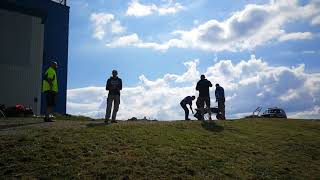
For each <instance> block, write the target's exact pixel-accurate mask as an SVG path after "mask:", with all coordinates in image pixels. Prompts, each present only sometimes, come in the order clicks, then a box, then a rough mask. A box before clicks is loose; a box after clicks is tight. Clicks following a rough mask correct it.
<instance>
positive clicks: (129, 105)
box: [67, 56, 320, 120]
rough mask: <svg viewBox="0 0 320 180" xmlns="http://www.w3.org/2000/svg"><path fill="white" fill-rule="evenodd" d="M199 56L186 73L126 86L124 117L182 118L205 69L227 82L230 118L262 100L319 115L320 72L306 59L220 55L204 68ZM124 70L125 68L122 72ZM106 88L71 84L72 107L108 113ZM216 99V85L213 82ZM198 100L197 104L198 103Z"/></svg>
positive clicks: (294, 112) (214, 80) (71, 110)
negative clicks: (290, 62) (282, 61)
mask: <svg viewBox="0 0 320 180" xmlns="http://www.w3.org/2000/svg"><path fill="white" fill-rule="evenodd" d="M199 63H200V60H190V61H187V62H185V63H184V66H185V67H186V71H185V73H183V74H170V73H168V74H165V75H164V76H162V77H159V78H158V79H155V80H150V79H148V78H147V77H146V76H145V75H141V76H140V77H139V83H138V84H137V85H136V86H133V87H125V88H124V89H123V90H122V92H121V93H122V96H121V105H120V111H119V114H118V115H119V116H118V117H119V118H120V119H128V118H131V117H138V118H142V117H144V116H146V117H149V118H152V119H153V118H156V119H161V120H176V119H183V111H182V109H181V107H180V105H179V102H180V100H181V99H183V98H184V97H185V96H187V95H197V92H196V90H195V85H196V82H197V80H198V79H199V75H200V74H202V73H204V74H205V75H206V77H207V78H208V79H209V80H210V81H211V82H212V83H219V84H221V85H222V86H223V87H224V88H225V93H226V112H227V115H228V117H229V118H235V117H239V116H243V115H245V114H247V113H248V112H251V111H253V110H254V109H255V108H256V107H257V106H263V107H269V106H272V107H273V106H280V107H282V108H284V109H285V110H286V111H287V113H288V114H289V116H291V117H298V116H299V117H303V116H304V115H305V118H308V117H311V116H307V115H308V114H309V115H310V114H311V115H312V117H314V118H320V114H319V107H320V74H319V73H307V72H305V70H304V65H303V64H301V65H297V66H296V67H291V68H289V67H285V66H271V65H269V64H268V63H266V62H265V61H263V60H262V59H259V58H256V57H255V56H251V58H250V59H248V60H243V61H241V62H239V63H232V61H231V60H220V61H217V62H216V63H213V64H212V65H211V66H210V67H208V68H207V70H206V71H205V72H202V73H200V72H199V70H198V68H197V66H198V64H199ZM120 76H121V72H120ZM106 94H107V92H106V91H105V90H104V87H86V88H80V89H70V90H68V103H67V107H68V113H71V114H82V115H88V116H91V117H103V116H104V113H105V104H106V102H105V101H106ZM210 94H211V101H212V104H213V105H216V104H215V103H214V89H213V88H211V90H210ZM194 106H195V104H194Z"/></svg>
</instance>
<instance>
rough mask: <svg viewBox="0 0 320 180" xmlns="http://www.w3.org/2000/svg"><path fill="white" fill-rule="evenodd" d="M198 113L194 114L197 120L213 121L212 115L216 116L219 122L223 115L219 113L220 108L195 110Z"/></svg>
mask: <svg viewBox="0 0 320 180" xmlns="http://www.w3.org/2000/svg"><path fill="white" fill-rule="evenodd" d="M195 110H196V113H195V114H194V117H195V118H197V119H198V120H211V116H210V113H209V112H211V115H213V114H216V118H217V119H218V120H220V119H222V114H221V112H220V111H219V109H218V107H212V108H202V109H200V108H199V109H198V108H197V109H195Z"/></svg>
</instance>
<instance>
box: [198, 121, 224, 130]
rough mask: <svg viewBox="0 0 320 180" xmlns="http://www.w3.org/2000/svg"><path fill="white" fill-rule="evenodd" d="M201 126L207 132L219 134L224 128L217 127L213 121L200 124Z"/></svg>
mask: <svg viewBox="0 0 320 180" xmlns="http://www.w3.org/2000/svg"><path fill="white" fill-rule="evenodd" d="M201 126H202V127H203V128H204V129H206V130H208V131H212V132H221V131H223V130H224V127H222V126H219V125H218V124H217V123H215V122H214V121H212V122H209V121H203V122H202V123H201Z"/></svg>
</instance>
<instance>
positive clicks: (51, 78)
mask: <svg viewBox="0 0 320 180" xmlns="http://www.w3.org/2000/svg"><path fill="white" fill-rule="evenodd" d="M57 68H58V63H57V62H54V61H52V62H51V66H50V67H49V68H48V69H47V71H46V72H45V73H44V78H43V84H42V91H43V92H44V94H45V98H46V108H45V118H44V121H45V122H53V120H52V119H53V115H52V113H53V110H54V107H55V106H56V95H57V93H58V77H57V73H56V70H57Z"/></svg>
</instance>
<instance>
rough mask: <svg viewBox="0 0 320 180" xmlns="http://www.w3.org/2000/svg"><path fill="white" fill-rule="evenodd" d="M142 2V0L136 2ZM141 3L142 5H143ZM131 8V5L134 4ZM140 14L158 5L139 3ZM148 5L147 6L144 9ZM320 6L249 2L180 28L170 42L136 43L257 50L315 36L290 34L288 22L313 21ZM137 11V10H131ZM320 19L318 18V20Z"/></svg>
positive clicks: (156, 46)
mask: <svg viewBox="0 0 320 180" xmlns="http://www.w3.org/2000/svg"><path fill="white" fill-rule="evenodd" d="M132 3H134V4H136V5H137V4H139V2H138V1H132ZM140 5H141V4H140ZM130 7H131V6H130ZM137 7H140V8H136V9H139V10H136V11H134V12H136V13H137V16H138V15H140V16H143V15H149V14H151V13H152V11H155V9H156V8H157V7H156V6H155V5H149V6H146V7H148V8H146V7H145V6H138V5H137ZM142 7H144V8H142ZM146 9H148V10H146ZM319 9H320V5H319V3H317V2H316V1H311V2H310V3H309V4H306V5H304V6H302V5H300V4H299V2H298V1H297V0H290V1H289V0H276V1H274V0H271V1H270V3H267V4H263V5H256V4H249V5H246V6H245V8H244V9H243V10H241V11H236V12H233V13H232V15H231V16H230V17H229V18H227V19H225V20H223V21H218V20H215V19H211V20H209V21H207V22H205V23H202V24H199V25H197V26H196V27H194V28H192V29H190V30H176V31H174V32H173V33H172V34H173V35H174V36H175V37H174V38H173V39H171V40H169V41H167V42H161V43H159V42H144V41H143V40H140V41H141V43H140V44H139V45H138V44H133V46H135V47H139V48H152V49H155V50H161V51H165V50H167V49H169V48H174V47H176V48H195V49H201V50H207V51H216V52H217V51H225V50H226V51H241V50H246V49H254V48H255V47H257V46H261V45H264V44H266V43H269V42H273V41H276V40H277V39H279V40H280V41H287V40H304V39H310V38H312V34H311V33H310V32H298V33H288V34H287V33H286V31H285V30H284V28H285V25H287V24H289V23H294V22H297V21H311V19H312V18H313V17H314V16H316V15H317V14H320V10H319ZM130 14H133V10H132V11H130ZM315 22H316V20H315Z"/></svg>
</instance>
